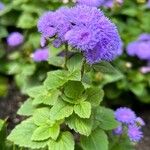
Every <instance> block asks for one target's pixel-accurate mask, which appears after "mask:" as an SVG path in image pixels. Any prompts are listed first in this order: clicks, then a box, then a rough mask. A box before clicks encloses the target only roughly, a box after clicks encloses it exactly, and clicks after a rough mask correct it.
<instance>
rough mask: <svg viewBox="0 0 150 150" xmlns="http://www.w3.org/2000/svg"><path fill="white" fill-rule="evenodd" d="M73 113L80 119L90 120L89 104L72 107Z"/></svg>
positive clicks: (83, 103) (81, 103)
mask: <svg viewBox="0 0 150 150" xmlns="http://www.w3.org/2000/svg"><path fill="white" fill-rule="evenodd" d="M74 112H75V113H76V114H77V115H78V116H79V117H81V118H90V115H91V104H90V103H89V102H85V101H83V102H80V103H79V104H77V105H74Z"/></svg>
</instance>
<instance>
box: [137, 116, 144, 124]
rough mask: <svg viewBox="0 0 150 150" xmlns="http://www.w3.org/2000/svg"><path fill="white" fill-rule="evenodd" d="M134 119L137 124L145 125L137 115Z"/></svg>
mask: <svg viewBox="0 0 150 150" xmlns="http://www.w3.org/2000/svg"><path fill="white" fill-rule="evenodd" d="M135 121H136V123H137V124H138V125H140V126H145V122H144V120H143V119H142V118H141V117H137V118H136V120H135Z"/></svg>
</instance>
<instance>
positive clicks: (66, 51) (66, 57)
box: [64, 43, 68, 69]
mask: <svg viewBox="0 0 150 150" xmlns="http://www.w3.org/2000/svg"><path fill="white" fill-rule="evenodd" d="M67 60H68V44H67V43H66V44H65V65H64V67H65V69H67Z"/></svg>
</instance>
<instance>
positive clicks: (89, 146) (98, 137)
mask: <svg viewBox="0 0 150 150" xmlns="http://www.w3.org/2000/svg"><path fill="white" fill-rule="evenodd" d="M81 146H82V148H83V150H108V139H107V135H106V134H105V132H104V131H103V130H101V129H96V130H94V131H93V132H92V133H91V135H90V136H88V137H81Z"/></svg>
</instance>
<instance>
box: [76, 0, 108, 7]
mask: <svg viewBox="0 0 150 150" xmlns="http://www.w3.org/2000/svg"><path fill="white" fill-rule="evenodd" d="M76 1H77V3H78V4H84V5H87V6H94V7H99V6H100V5H101V4H102V3H103V2H104V1H105V0H76Z"/></svg>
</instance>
